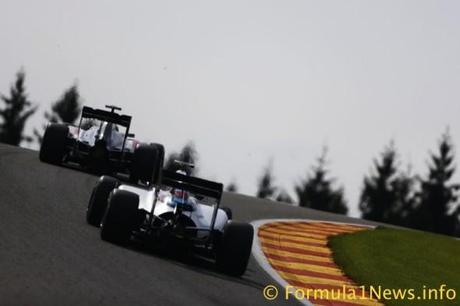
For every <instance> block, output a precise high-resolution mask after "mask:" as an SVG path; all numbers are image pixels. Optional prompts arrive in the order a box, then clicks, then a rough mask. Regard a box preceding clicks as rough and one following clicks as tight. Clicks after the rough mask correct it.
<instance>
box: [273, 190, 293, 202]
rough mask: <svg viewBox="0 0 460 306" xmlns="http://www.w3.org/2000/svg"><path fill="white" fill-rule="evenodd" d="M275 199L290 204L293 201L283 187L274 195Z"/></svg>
mask: <svg viewBox="0 0 460 306" xmlns="http://www.w3.org/2000/svg"><path fill="white" fill-rule="evenodd" d="M276 201H278V202H283V203H288V204H292V202H293V201H292V198H291V196H289V194H288V193H287V192H286V190H284V189H281V190H280V192H279V193H278V195H277V196H276Z"/></svg>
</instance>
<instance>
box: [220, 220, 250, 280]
mask: <svg viewBox="0 0 460 306" xmlns="http://www.w3.org/2000/svg"><path fill="white" fill-rule="evenodd" d="M253 238H254V228H253V227H252V225H250V224H248V223H241V222H230V223H227V225H225V227H224V232H223V234H222V238H221V241H220V243H219V244H218V249H217V256H216V265H217V268H218V269H219V270H220V271H222V272H224V273H225V274H228V275H231V276H241V275H243V274H244V272H245V271H246V267H247V266H248V261H249V256H250V255H251V248H252V240H253Z"/></svg>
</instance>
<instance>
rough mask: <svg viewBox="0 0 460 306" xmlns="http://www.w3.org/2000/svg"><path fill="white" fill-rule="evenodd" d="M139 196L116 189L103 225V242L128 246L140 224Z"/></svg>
mask: <svg viewBox="0 0 460 306" xmlns="http://www.w3.org/2000/svg"><path fill="white" fill-rule="evenodd" d="M138 206H139V196H138V195H137V194H135V193H132V192H129V191H126V190H120V189H115V190H114V191H112V192H111V194H110V196H109V203H108V206H107V209H106V211H105V214H104V217H103V218H102V223H101V238H102V240H105V241H109V242H113V243H116V244H126V243H127V242H128V241H129V238H130V237H131V233H132V231H133V230H134V229H135V228H136V226H138V225H139V224H138V223H139V213H138Z"/></svg>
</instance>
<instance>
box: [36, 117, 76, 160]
mask: <svg viewBox="0 0 460 306" xmlns="http://www.w3.org/2000/svg"><path fill="white" fill-rule="evenodd" d="M68 134H69V127H68V126H67V125H65V124H58V123H51V124H50V125H48V127H47V128H46V130H45V134H44V135H43V140H42V144H41V146H40V154H39V158H40V160H41V161H42V162H45V163H49V164H55V165H58V164H60V163H62V159H63V158H64V155H65V153H66V151H67V150H66V145H67V136H68Z"/></svg>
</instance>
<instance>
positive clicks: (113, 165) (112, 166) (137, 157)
mask: <svg viewBox="0 0 460 306" xmlns="http://www.w3.org/2000/svg"><path fill="white" fill-rule="evenodd" d="M106 107H107V108H109V109H110V111H106V110H101V109H93V108H90V107H87V106H84V107H83V109H82V113H81V119H80V123H79V125H78V126H72V125H70V124H65V123H50V124H49V125H48V126H47V128H46V130H45V133H44V135H43V141H42V144H41V147H40V155H39V156H40V160H41V161H43V162H46V163H50V164H56V165H59V164H63V163H65V164H76V165H79V166H80V167H81V168H83V169H86V170H88V171H91V172H96V173H105V174H113V173H125V174H129V175H130V178H131V180H132V181H134V182H137V181H138V180H139V179H140V180H144V181H145V180H148V179H149V178H150V177H151V171H152V169H151V165H150V167H149V165H146V164H145V163H146V162H147V164H151V162H150V160H151V156H150V154H151V149H150V148H149V147H150V146H149V145H147V144H141V143H140V141H138V140H136V139H134V138H133V137H134V135H133V134H130V133H129V128H130V125H131V117H130V116H127V115H120V114H117V113H116V112H115V111H120V110H121V108H119V107H116V106H112V105H106Z"/></svg>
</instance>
